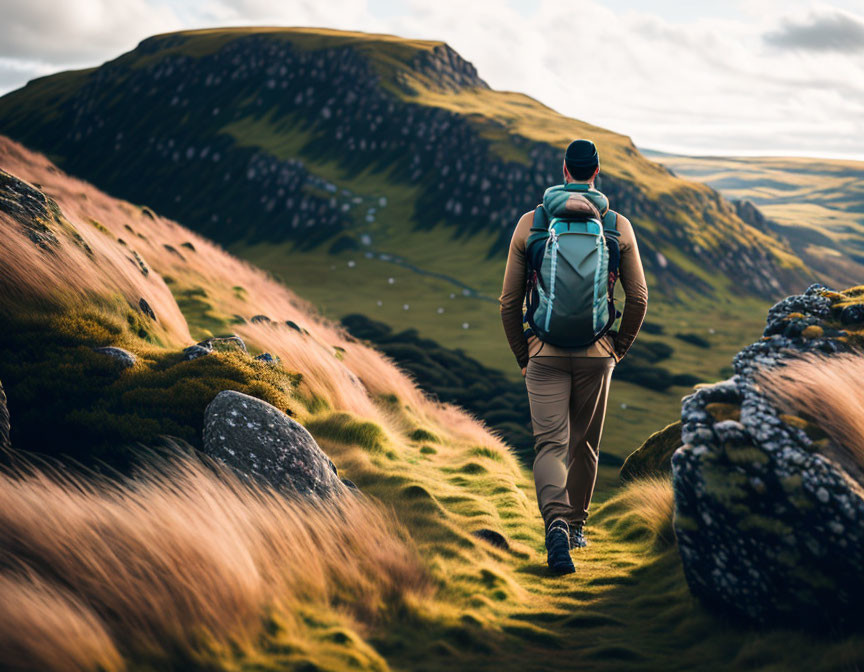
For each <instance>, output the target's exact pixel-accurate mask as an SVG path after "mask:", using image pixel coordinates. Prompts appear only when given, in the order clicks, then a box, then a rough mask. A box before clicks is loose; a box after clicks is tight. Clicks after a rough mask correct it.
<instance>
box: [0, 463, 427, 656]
mask: <svg viewBox="0 0 864 672" xmlns="http://www.w3.org/2000/svg"><path fill="white" fill-rule="evenodd" d="M172 458H173V459H172V460H171V461H170V462H168V461H165V460H156V461H155V462H153V461H150V463H149V464H150V466H148V467H147V469H146V470H144V471H143V472H142V473H140V474H138V475H137V477H136V478H135V480H134V481H132V480H130V481H128V482H125V483H120V484H117V483H113V482H108V481H105V480H101V479H98V478H95V479H94V478H90V479H83V478H80V477H68V476H66V477H63V476H61V475H60V474H57V473H51V472H47V471H45V470H37V469H29V468H28V469H24V470H22V471H20V472H19V473H16V474H3V475H2V476H0V547H2V548H3V549H4V554H3V556H4V562H3V563H2V574H0V601H2V603H3V604H5V605H16V608H15V609H14V610H6V609H4V610H2V611H3V612H4V614H3V616H0V660H2V661H4V665H6V664H9V665H12V666H13V667H18V668H20V669H31V670H36V669H39V670H67V669H82V670H83V669H96V668H97V667H98V666H100V665H101V666H102V667H103V668H104V669H106V670H113V669H120V668H122V665H121V664H120V655H119V652H120V651H122V652H123V653H124V655H129V654H132V655H137V656H147V657H148V658H152V659H157V660H158V659H159V658H160V657H161V656H165V657H166V658H168V657H169V656H175V657H176V655H177V652H178V651H179V652H181V655H186V656H188V657H189V658H190V659H195V658H196V656H200V655H203V653H204V652H206V650H208V649H212V648H213V647H215V646H220V645H225V644H227V643H231V644H232V645H233V646H235V647H240V648H241V649H251V648H253V647H254V645H255V641H256V637H257V636H258V635H259V634H260V632H261V630H262V627H263V617H264V616H265V615H266V614H267V613H270V612H276V613H278V614H279V616H280V621H281V622H283V623H286V622H287V623H289V624H290V625H289V627H293V628H295V629H296V628H299V627H301V623H300V621H299V619H298V618H297V617H296V613H297V607H298V605H300V604H301V603H302V604H305V605H308V604H310V603H311V604H315V603H318V604H321V605H324V606H327V605H339V607H340V608H341V609H342V610H344V611H345V612H347V613H349V614H351V615H353V616H354V617H356V618H358V619H359V620H361V621H366V622H374V621H375V620H377V619H379V618H380V617H381V616H382V615H384V614H387V613H392V612H394V611H397V610H399V609H400V608H402V607H403V606H404V605H405V604H406V602H408V601H410V600H411V599H412V596H415V595H422V594H427V593H428V592H429V591H430V582H429V580H428V578H427V576H426V573H425V571H424V569H423V568H422V566H421V563H420V560H419V558H418V556H417V555H416V553H415V551H414V550H413V548H412V547H411V545H410V544H409V543H408V542H406V541H405V540H404V539H405V535H404V533H402V531H401V528H400V526H399V524H398V523H397V522H396V521H395V520H394V519H393V517H392V516H391V515H389V514H386V513H384V512H382V510H381V509H379V508H377V507H375V506H374V505H372V504H371V503H369V502H368V501H366V500H361V499H360V498H358V497H355V496H353V495H348V496H347V497H344V498H342V499H340V500H338V501H335V502H331V503H326V504H325V503H323V502H314V501H308V500H303V501H292V500H288V499H285V498H283V497H280V496H278V495H276V494H275V493H272V492H268V491H265V490H263V489H255V488H252V487H250V486H247V485H243V484H241V483H240V482H239V481H237V480H236V478H235V477H234V476H233V475H232V474H230V473H228V472H227V471H225V470H223V469H217V468H215V467H214V468H212V469H211V468H208V467H206V466H204V465H202V464H201V463H199V462H197V461H195V460H193V459H191V458H179V457H176V456H172Z"/></svg>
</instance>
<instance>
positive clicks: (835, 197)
mask: <svg viewBox="0 0 864 672" xmlns="http://www.w3.org/2000/svg"><path fill="white" fill-rule="evenodd" d="M646 154H647V155H648V156H651V157H652V158H654V159H655V160H657V161H659V162H660V163H662V164H663V165H665V166H667V167H669V168H671V169H672V170H674V172H675V173H677V174H678V175H681V176H682V177H685V178H687V179H691V180H695V181H699V182H702V183H704V184H707V185H709V186H711V187H713V188H714V189H717V190H718V191H720V192H721V193H722V194H723V195H724V196H726V197H727V198H730V199H735V200H736V201H749V202H751V203H753V204H754V205H756V206H757V207H758V208H759V211H760V212H761V213H762V214H764V216H765V217H766V218H768V221H766V222H764V223H763V228H769V229H770V230H772V231H774V232H776V233H778V234H779V235H781V236H783V237H785V238H786V239H787V240H788V241H789V244H790V245H791V247H792V248H793V249H794V250H795V252H796V253H797V254H798V255H799V256H800V257H801V258H802V259H804V260H805V261H806V262H807V263H808V264H809V265H810V266H811V268H814V269H816V270H818V272H819V273H820V274H822V275H823V276H824V277H827V278H833V279H835V280H834V282H835V284H843V283H852V282H856V281H857V280H859V279H860V278H861V276H862V273H864V162H860V161H848V160H839V159H834V160H832V159H810V158H795V157H788V158H787V157H711V156H677V155H672V154H665V153H662V152H646ZM745 208H746V206H745ZM739 211H741V208H740V207H739ZM747 214H750V215H752V214H753V213H752V209H751V212H750V213H746V212H745V214H744V216H745V217H747ZM756 217H758V214H757V215H756Z"/></svg>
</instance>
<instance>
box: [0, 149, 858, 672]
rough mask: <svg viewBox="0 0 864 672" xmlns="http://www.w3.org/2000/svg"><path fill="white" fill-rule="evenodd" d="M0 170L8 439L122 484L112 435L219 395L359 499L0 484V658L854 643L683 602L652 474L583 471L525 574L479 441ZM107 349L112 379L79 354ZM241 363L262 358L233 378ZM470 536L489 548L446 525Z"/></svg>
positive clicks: (187, 270)
mask: <svg viewBox="0 0 864 672" xmlns="http://www.w3.org/2000/svg"><path fill="white" fill-rule="evenodd" d="M0 162H2V165H3V167H4V171H5V172H3V173H0V176H2V179H0V231H2V236H0V268H2V269H3V272H2V273H0V317H2V321H3V325H4V329H3V330H2V331H0V381H2V383H3V386H4V388H5V392H6V395H7V396H8V399H9V406H10V411H11V422H12V442H13V447H17V448H19V449H35V450H38V451H39V452H40V453H42V454H48V455H51V456H54V457H58V456H63V455H68V454H70V453H71V454H72V455H73V456H74V457H76V458H78V459H79V460H84V461H88V463H89V462H92V460H94V459H99V460H102V461H107V462H109V463H111V464H113V465H115V466H120V467H121V468H124V469H128V457H129V456H130V453H129V452H128V451H127V449H126V447H127V445H128V443H129V441H130V440H132V441H143V442H145V443H151V442H152V440H153V437H154V436H155V435H157V434H160V433H164V432H166V431H167V432H170V433H173V434H175V435H180V436H183V437H186V438H187V439H188V440H189V441H191V442H192V443H195V442H196V440H197V437H198V436H200V434H199V433H198V432H199V427H197V426H196V423H197V422H199V421H200V420H199V419H200V414H201V412H202V411H203V407H204V405H206V403H208V402H209V401H210V400H211V399H212V397H213V396H214V395H215V394H216V393H217V392H218V391H219V390H222V389H238V390H244V391H246V392H248V393H249V394H252V395H254V396H257V397H259V398H263V399H266V400H268V401H270V402H271V403H273V404H276V405H278V406H279V407H280V408H283V409H285V410H286V412H289V413H290V414H292V415H293V416H294V417H295V418H296V419H297V420H298V421H300V422H301V423H302V424H304V425H305V426H306V427H307V428H308V429H309V431H310V432H311V433H312V434H313V435H314V436H315V438H316V439H317V440H318V442H319V443H320V445H321V446H322V447H323V448H324V449H325V450H326V452H327V453H328V455H330V457H331V458H332V459H333V461H334V462H335V463H336V465H337V467H338V468H339V470H340V473H341V474H342V475H344V476H346V477H348V478H350V479H352V480H353V481H355V482H356V483H357V484H358V485H359V487H360V489H361V491H362V492H363V493H365V495H366V497H365V498H363V499H362V501H360V500H357V501H355V500H352V501H351V502H346V503H342V504H340V505H338V506H336V507H334V508H332V509H331V508H327V507H323V508H322V507H320V506H310V505H304V504H302V503H298V502H292V501H286V500H281V499H277V498H275V497H273V496H272V495H267V494H266V493H263V494H262V493H257V494H256V493H250V492H248V491H247V490H246V489H245V488H244V487H243V486H242V485H240V484H238V483H236V482H234V481H232V480H231V479H230V478H228V477H225V476H219V475H218V474H217V475H214V474H213V473H211V472H209V471H208V470H205V469H202V468H201V467H200V465H197V464H196V463H195V461H194V460H191V461H190V460H189V459H188V458H187V460H186V461H184V460H178V459H177V458H176V457H175V458H174V459H173V462H171V463H169V464H161V463H158V462H157V463H155V464H153V463H151V462H149V459H150V458H145V462H144V464H143V467H142V469H143V471H141V472H139V473H138V475H137V477H136V480H134V481H131V482H130V481H127V482H124V481H119V482H118V481H117V480H116V477H115V480H112V481H110V482H109V481H104V480H99V479H97V478H95V477H94V476H92V475H91V476H83V477H80V478H82V479H83V480H70V475H69V472H68V471H66V472H65V473H64V474H63V475H58V474H53V475H52V474H51V473H50V472H48V473H46V471H45V465H44V463H43V464H42V465H40V467H39V468H37V469H36V470H35V471H33V470H31V471H28V472H25V473H21V474H17V475H16V474H13V475H10V474H9V473H7V472H4V473H3V474H0V511H2V513H0V530H2V532H0V537H2V539H3V545H4V549H5V550H6V552H7V553H8V554H9V556H8V557H10V559H11V560H12V562H10V563H7V564H4V566H3V568H2V571H0V600H2V601H3V603H4V604H14V605H16V606H17V608H16V609H10V610H4V612H3V614H2V616H0V655H2V656H3V660H4V661H9V660H17V661H20V664H19V667H20V668H21V669H38V670H51V669H56V670H61V669H64V670H65V669H69V666H70V665H73V664H74V665H75V666H76V667H77V668H78V669H103V670H121V669H140V670H156V669H159V670H164V669H184V670H188V669H194V670H237V669H256V670H277V669H307V670H313V669H316V670H343V669H347V668H353V669H362V670H382V671H384V670H391V669H393V670H396V669H411V670H439V669H450V670H453V669H475V670H509V669H513V670H526V669H537V664H538V661H543V662H542V665H543V666H544V667H547V666H548V667H570V666H573V665H574V664H575V665H578V667H579V669H585V670H620V669H632V670H654V669H658V668H660V669H694V668H697V667H698V669H705V670H727V669H740V670H767V669H808V670H834V669H844V668H850V669H851V668H852V667H853V666H854V665H855V664H856V661H860V660H861V659H862V656H864V643H862V641H861V638H860V637H858V636H856V635H850V636H848V637H836V638H826V637H824V636H816V635H813V634H809V633H801V632H794V631H790V630H781V629H773V628H768V629H764V630H761V631H752V630H749V629H747V628H745V627H743V626H742V625H740V624H737V623H730V622H727V621H724V620H721V619H718V618H717V617H715V616H713V615H711V614H710V613H708V612H706V611H705V610H704V609H702V608H701V607H700V606H698V604H696V603H695V602H694V600H693V599H692V597H691V596H690V594H689V592H688V590H687V587H686V583H685V580H684V577H683V574H682V570H681V565H680V561H679V559H678V553H677V550H676V548H675V546H674V540H673V537H672V536H671V514H672V499H671V488H670V485H669V483H668V482H665V481H663V480H660V481H648V482H646V481H637V482H636V483H635V484H633V485H630V486H628V487H627V488H626V489H624V490H618V489H617V488H615V487H614V486H613V481H612V479H611V478H610V476H611V474H610V473H609V470H608V469H605V470H604V478H603V482H602V487H601V489H600V491H599V493H598V501H597V506H595V512H594V515H593V516H592V518H591V520H590V524H589V527H588V534H589V536H590V537H591V540H592V541H593V544H592V545H591V546H590V547H589V548H588V549H586V550H585V551H582V552H579V553H578V555H577V564H578V568H579V569H578V573H577V574H576V575H574V576H571V577H564V578H554V577H550V576H548V575H547V573H546V570H545V567H544V556H543V551H542V548H543V539H542V527H541V523H540V519H539V515H538V513H537V510H536V502H535V499H534V489H533V486H532V484H531V481H530V475H529V474H528V473H527V471H526V470H524V469H523V468H522V467H520V465H519V464H518V462H517V461H516V460H515V459H514V457H513V455H512V454H511V453H510V451H509V450H508V449H507V447H506V446H504V445H503V444H502V442H501V441H500V440H499V439H497V438H496V437H495V436H493V435H491V434H490V433H489V432H488V431H487V429H486V428H485V427H484V426H482V425H481V424H480V423H478V422H477V421H476V420H474V419H473V418H471V417H470V416H468V415H467V414H465V413H464V412H463V411H461V410H459V409H458V408H455V407H452V406H443V405H439V404H437V403H434V402H432V401H431V400H430V399H428V398H427V397H425V396H424V395H423V394H422V393H421V392H420V391H419V390H418V388H417V387H416V386H415V385H414V384H413V383H412V382H411V381H410V380H409V379H408V378H407V377H406V376H405V375H404V374H403V373H402V372H401V371H399V370H398V369H397V368H396V367H394V366H393V364H392V363H391V362H390V361H389V360H388V359H387V358H385V357H384V356H383V355H381V354H380V353H379V352H377V351H375V350H372V349H371V348H369V347H367V346H365V345H363V344H362V343H360V342H358V341H357V340H356V339H354V338H351V337H349V336H348V335H347V334H346V333H345V332H344V331H343V330H342V329H341V328H339V327H338V326H337V325H335V324H333V323H332V322H329V321H327V320H326V319H323V318H321V317H320V316H319V315H317V314H316V313H315V311H314V310H312V309H311V308H310V306H309V305H308V304H306V303H305V302H304V301H303V300H301V299H300V298H298V296H297V295H295V294H294V293H293V292H292V291H290V290H289V289H287V288H286V287H285V286H284V285H282V284H280V283H278V282H276V281H274V280H273V279H272V278H270V277H268V275H267V274H266V273H264V272H262V271H260V270H258V269H256V268H254V267H252V266H250V265H249V264H247V263H245V262H242V261H240V260H238V259H236V258H234V257H231V256H230V255H228V254H227V253H225V252H224V251H223V250H221V249H220V248H219V247H217V246H216V245H214V244H212V243H210V242H208V241H207V240H206V239H204V238H202V237H201V236H199V235H197V234H196V233H193V232H191V231H189V230H188V229H186V228H184V227H182V226H180V225H178V224H177V223H175V222H173V221H171V220H168V219H165V218H164V217H162V216H160V215H159V214H157V213H155V212H154V211H152V210H150V209H149V208H145V207H140V206H136V205H132V204H130V203H128V202H124V201H118V200H115V199H113V198H111V197H109V196H107V195H105V194H104V193H102V192H100V191H98V190H97V189H95V188H93V187H92V186H90V185H88V184H86V183H84V182H80V181H78V180H76V179H73V178H70V177H68V176H67V175H65V174H64V173H63V172H62V171H60V170H58V169H57V168H56V167H55V166H53V165H52V164H51V163H50V162H49V161H48V160H47V159H45V158H44V157H43V156H39V155H36V154H33V153H31V152H29V151H27V150H25V149H24V148H22V147H21V146H20V145H17V144H15V143H13V142H10V141H8V140H6V139H2V140H0ZM141 299H145V301H146V305H147V306H148V307H149V311H148V310H145V308H144V304H142V302H141ZM257 315H266V316H268V317H269V318H270V321H269V322H268V321H265V320H263V319H257V320H255V321H253V320H252V318H253V317H255V316H257ZM289 321H290V322H291V323H292V324H293V325H294V326H291V325H289V324H288V322H289ZM298 327H299V329H298ZM226 331H230V332H234V333H237V334H239V335H240V336H242V338H243V339H244V340H245V342H246V344H247V346H248V347H249V350H250V354H244V353H240V352H224V353H216V354H213V355H209V356H207V357H204V358H201V359H199V360H193V361H184V360H183V359H182V357H181V348H182V347H183V346H185V345H187V344H189V343H191V342H192V340H193V339H194V338H199V337H204V336H208V335H211V334H214V333H224V332H226ZM109 345H113V346H121V347H124V348H126V349H127V350H128V351H130V352H131V353H132V354H134V355H136V357H137V362H136V363H135V365H134V366H133V367H131V368H129V369H121V368H120V367H119V366H117V365H116V363H114V362H113V360H111V359H110V358H108V357H106V356H104V355H101V354H99V353H95V352H93V350H92V349H91V348H92V347H94V346H109ZM694 347H697V346H694ZM261 351H267V352H270V353H272V354H274V355H277V356H278V357H279V358H280V360H281V364H280V365H279V366H276V367H271V366H268V365H265V364H263V363H260V362H257V361H255V360H254V359H252V355H253V354H256V353H258V352H261ZM658 424H662V423H658ZM88 445H89V446H90V447H91V448H92V452H91V451H88ZM482 529H486V530H492V531H494V532H498V533H500V534H502V535H503V536H504V537H505V538H506V539H507V540H508V543H509V550H502V549H499V548H497V547H495V546H493V545H491V544H489V543H487V542H486V541H483V540H482V539H480V538H478V537H477V536H475V535H473V534H472V533H473V532H475V531H478V530H482ZM17 562H22V563H23V566H25V567H28V568H30V569H29V571H27V572H20V571H18V569H17V568H18V567H19V565H18V564H16V563H17ZM190 567H194V569H195V571H192V572H190V571H189V568H190ZM13 657H14V658H13ZM574 661H575V662H574Z"/></svg>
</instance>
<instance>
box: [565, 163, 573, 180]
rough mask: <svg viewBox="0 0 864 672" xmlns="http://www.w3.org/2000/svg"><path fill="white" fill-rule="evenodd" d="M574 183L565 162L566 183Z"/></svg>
mask: <svg viewBox="0 0 864 672" xmlns="http://www.w3.org/2000/svg"><path fill="white" fill-rule="evenodd" d="M568 180H569V181H573V176H572V175H571V174H570V171H569V170H567V162H566V161H565V162H564V181H565V182H567V181H568Z"/></svg>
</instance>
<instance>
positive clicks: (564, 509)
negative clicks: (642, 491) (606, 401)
mask: <svg viewBox="0 0 864 672" xmlns="http://www.w3.org/2000/svg"><path fill="white" fill-rule="evenodd" d="M525 386H526V388H527V390H528V400H529V402H530V405H531V425H532V428H533V430H534V450H535V456H534V486H535V487H536V489H537V503H538V504H539V505H540V513H541V515H542V516H543V520H544V522H545V523H546V526H547V527H548V526H549V524H550V523H551V522H552V521H553V520H555V519H556V518H563V519H564V520H570V519H571V518H572V517H573V513H574V512H573V509H572V508H571V506H570V500H569V498H568V494H567V462H568V450H569V438H570V412H569V409H570V393H571V390H572V387H573V386H572V381H571V376H570V361H569V358H565V357H543V358H534V359H531V360H529V362H528V369H527V371H526V373H525Z"/></svg>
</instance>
